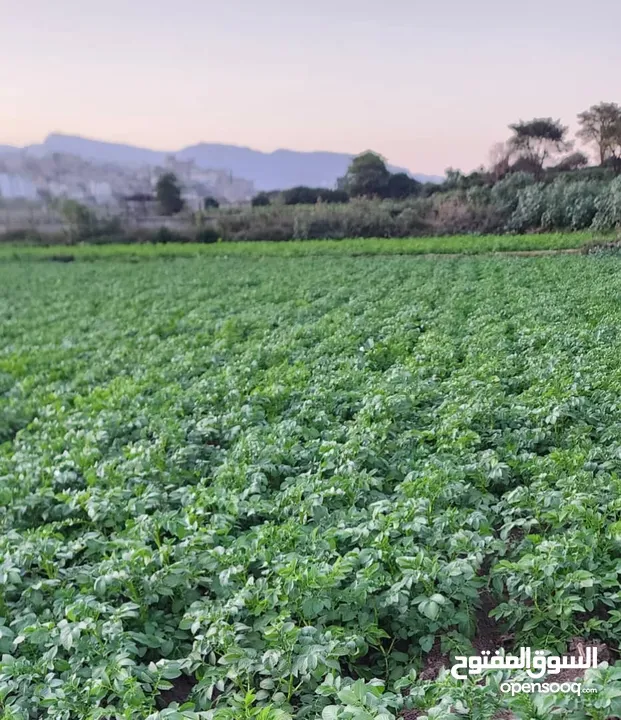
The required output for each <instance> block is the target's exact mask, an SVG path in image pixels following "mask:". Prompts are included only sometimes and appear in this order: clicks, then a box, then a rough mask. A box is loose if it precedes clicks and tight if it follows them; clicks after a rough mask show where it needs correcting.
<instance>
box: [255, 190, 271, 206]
mask: <svg viewBox="0 0 621 720" xmlns="http://www.w3.org/2000/svg"><path fill="white" fill-rule="evenodd" d="M251 204H252V207H265V206H267V205H269V204H270V197H269V195H268V194H267V193H264V192H260V193H259V194H258V195H255V196H254V197H253V198H252V200H251Z"/></svg>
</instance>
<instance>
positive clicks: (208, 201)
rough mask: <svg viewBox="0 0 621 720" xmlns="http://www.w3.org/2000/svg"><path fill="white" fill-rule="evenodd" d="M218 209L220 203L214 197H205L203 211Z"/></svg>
mask: <svg viewBox="0 0 621 720" xmlns="http://www.w3.org/2000/svg"><path fill="white" fill-rule="evenodd" d="M219 207H220V203H219V202H218V201H217V200H216V198H214V197H206V198H205V200H204V201H203V208H204V209H205V210H215V209H217V208H219Z"/></svg>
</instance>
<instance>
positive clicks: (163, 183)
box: [155, 173, 183, 215]
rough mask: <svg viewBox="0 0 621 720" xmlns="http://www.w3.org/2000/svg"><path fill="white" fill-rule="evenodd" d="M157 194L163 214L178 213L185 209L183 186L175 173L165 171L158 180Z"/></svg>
mask: <svg viewBox="0 0 621 720" xmlns="http://www.w3.org/2000/svg"><path fill="white" fill-rule="evenodd" d="M155 195H156V197H157V201H158V203H159V205H160V210H161V212H162V215H176V214H177V213H179V212H181V210H182V209H183V200H182V198H181V188H180V187H179V183H178V182H177V178H176V176H175V175H174V174H173V173H165V174H164V175H162V176H161V177H160V178H159V180H158V181H157V185H156V186H155Z"/></svg>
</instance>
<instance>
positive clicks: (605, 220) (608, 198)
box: [593, 177, 621, 230]
mask: <svg viewBox="0 0 621 720" xmlns="http://www.w3.org/2000/svg"><path fill="white" fill-rule="evenodd" d="M595 207H596V208H597V214H596V215H595V218H594V220H593V229H595V230H613V229H617V228H620V227H621V177H620V178H617V179H616V180H614V181H613V182H612V183H610V184H609V185H608V186H607V187H606V188H605V190H604V191H603V192H602V193H601V194H599V195H598V196H597V198H596V199H595Z"/></svg>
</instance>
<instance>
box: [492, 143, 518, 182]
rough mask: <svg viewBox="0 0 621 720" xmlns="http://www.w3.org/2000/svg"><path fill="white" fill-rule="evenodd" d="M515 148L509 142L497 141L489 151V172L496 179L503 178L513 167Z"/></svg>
mask: <svg viewBox="0 0 621 720" xmlns="http://www.w3.org/2000/svg"><path fill="white" fill-rule="evenodd" d="M513 152H514V151H513V148H512V147H511V145H510V144H509V143H508V142H500V143H495V144H494V145H493V146H492V148H491V150H490V151H489V172H490V174H491V176H492V178H493V179H494V180H496V181H498V180H500V179H502V178H503V177H504V176H505V175H506V174H507V173H508V172H509V170H510V168H511V158H512V157H513Z"/></svg>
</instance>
